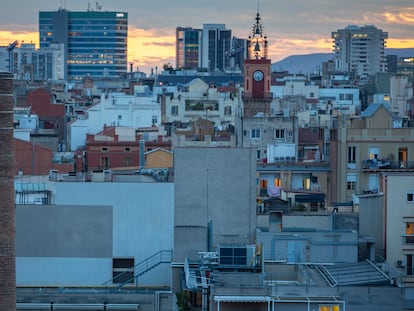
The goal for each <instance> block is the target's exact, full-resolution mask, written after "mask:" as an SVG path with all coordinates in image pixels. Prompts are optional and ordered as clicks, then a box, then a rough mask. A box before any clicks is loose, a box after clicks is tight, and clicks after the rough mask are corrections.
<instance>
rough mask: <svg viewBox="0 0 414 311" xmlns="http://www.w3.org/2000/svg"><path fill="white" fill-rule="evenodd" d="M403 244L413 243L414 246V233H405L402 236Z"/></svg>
mask: <svg viewBox="0 0 414 311" xmlns="http://www.w3.org/2000/svg"><path fill="white" fill-rule="evenodd" d="M402 239H403V244H405V245H412V246H413V247H414V234H405V235H403V236H402Z"/></svg>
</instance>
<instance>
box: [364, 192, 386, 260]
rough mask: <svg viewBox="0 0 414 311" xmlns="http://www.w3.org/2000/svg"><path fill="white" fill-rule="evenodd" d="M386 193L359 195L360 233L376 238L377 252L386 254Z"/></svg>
mask: <svg viewBox="0 0 414 311" xmlns="http://www.w3.org/2000/svg"><path fill="white" fill-rule="evenodd" d="M384 228H385V220H384V194H383V193H378V194H366V195H361V196H359V234H361V235H368V236H372V237H374V238H375V253H376V255H379V256H381V257H384V254H385V240H384V236H385V234H384Z"/></svg>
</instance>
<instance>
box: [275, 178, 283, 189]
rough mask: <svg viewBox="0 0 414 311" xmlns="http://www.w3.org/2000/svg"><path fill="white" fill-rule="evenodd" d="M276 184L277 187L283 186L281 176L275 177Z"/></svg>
mask: <svg viewBox="0 0 414 311" xmlns="http://www.w3.org/2000/svg"><path fill="white" fill-rule="evenodd" d="M274 184H275V186H276V187H281V186H282V180H281V179H280V178H275V180H274Z"/></svg>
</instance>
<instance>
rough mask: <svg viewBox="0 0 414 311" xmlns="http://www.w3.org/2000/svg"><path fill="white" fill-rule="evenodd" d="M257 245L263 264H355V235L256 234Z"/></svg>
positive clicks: (329, 232) (336, 232)
mask: <svg viewBox="0 0 414 311" xmlns="http://www.w3.org/2000/svg"><path fill="white" fill-rule="evenodd" d="M257 241H258V243H262V245H263V258H264V260H275V261H281V262H287V263H303V262H313V263H315V262H317V263H341V262H357V260H358V234H357V233H356V232H355V231H350V230H348V231H345V230H319V231H312V230H309V231H303V230H301V231H290V230H289V232H282V233H277V234H274V233H270V232H258V234H257Z"/></svg>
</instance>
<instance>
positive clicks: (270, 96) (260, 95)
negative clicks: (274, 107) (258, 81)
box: [242, 92, 273, 100]
mask: <svg viewBox="0 0 414 311" xmlns="http://www.w3.org/2000/svg"><path fill="white" fill-rule="evenodd" d="M242 98H243V100H246V99H268V100H271V99H273V93H272V92H258V93H255V94H254V95H253V92H243V94H242Z"/></svg>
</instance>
